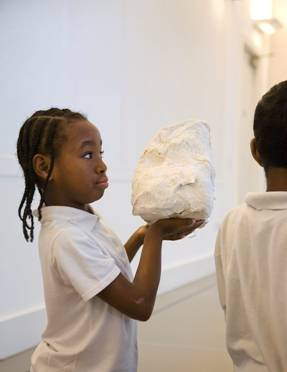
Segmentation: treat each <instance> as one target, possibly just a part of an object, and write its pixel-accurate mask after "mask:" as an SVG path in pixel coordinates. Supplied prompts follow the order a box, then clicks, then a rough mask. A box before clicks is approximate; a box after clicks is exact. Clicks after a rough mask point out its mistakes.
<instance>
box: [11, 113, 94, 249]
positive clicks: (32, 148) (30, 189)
mask: <svg viewBox="0 0 287 372" xmlns="http://www.w3.org/2000/svg"><path fill="white" fill-rule="evenodd" d="M76 120H87V118H86V117H85V116H84V115H82V114H80V113H78V112H73V111H71V110H69V109H58V108H51V109H49V110H40V111H36V112H35V113H34V114H33V115H32V116H31V117H30V118H28V119H27V120H26V121H25V122H24V124H23V125H22V127H21V129H20V132H19V137H18V141H17V156H18V161H19V163H20V165H21V167H22V170H23V174H24V180H25V189H24V193H23V196H22V199H21V202H20V205H19V208H18V215H19V217H20V219H21V221H22V228H23V233H24V237H25V239H26V240H27V241H30V242H32V241H33V239H34V217H33V213H32V208H31V205H32V202H33V198H34V194H35V190H36V188H37V189H38V191H39V193H40V197H41V199H40V203H39V206H38V212H39V220H40V219H41V207H42V206H43V204H44V203H45V190H46V188H47V185H48V182H49V179H50V176H51V173H52V171H53V166H54V160H55V158H56V156H57V154H58V150H59V146H61V144H62V143H63V140H64V138H65V137H64V135H63V130H64V127H65V126H66V125H67V124H69V123H70V122H72V121H76ZM38 153H41V154H48V155H50V157H51V164H50V168H49V171H48V175H47V178H46V180H45V182H44V184H43V185H42V186H39V182H38V179H37V176H36V173H35V171H34V167H33V158H34V156H35V155H36V154H38Z"/></svg>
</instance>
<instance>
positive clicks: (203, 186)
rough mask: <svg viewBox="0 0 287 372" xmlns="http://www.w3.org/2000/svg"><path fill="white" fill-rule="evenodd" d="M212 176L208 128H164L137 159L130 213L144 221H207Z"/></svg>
mask: <svg viewBox="0 0 287 372" xmlns="http://www.w3.org/2000/svg"><path fill="white" fill-rule="evenodd" d="M214 176H215V172H214V167H213V165H212V162H211V144H210V130H209V127H208V125H207V124H206V123H204V122H202V121H198V120H188V121H185V122H182V123H179V124H176V125H172V126H169V127H165V128H163V129H161V130H160V131H158V132H157V133H156V135H155V136H154V137H153V138H152V139H151V141H150V142H149V144H148V146H147V147H146V149H145V151H144V153H143V154H142V156H141V157H140V159H139V162H138V165H137V168H136V171H135V174H134V178H133V181H132V205H133V214H134V215H136V216H141V217H142V218H143V219H144V220H145V221H147V222H154V221H157V220H159V219H162V218H168V217H175V216H180V217H182V218H197V219H207V218H208V217H209V215H210V213H211V211H212V207H213V200H214Z"/></svg>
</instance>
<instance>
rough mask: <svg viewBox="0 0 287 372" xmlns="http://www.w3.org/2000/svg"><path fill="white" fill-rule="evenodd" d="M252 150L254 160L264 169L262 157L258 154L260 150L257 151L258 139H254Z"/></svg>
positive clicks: (251, 145) (251, 143) (251, 144)
mask: <svg viewBox="0 0 287 372" xmlns="http://www.w3.org/2000/svg"><path fill="white" fill-rule="evenodd" d="M250 150H251V154H252V156H253V158H254V160H255V161H256V162H257V163H258V164H259V165H260V166H261V167H263V163H262V160H261V156H260V154H259V152H258V149H257V145H256V139H255V138H252V140H251V142H250Z"/></svg>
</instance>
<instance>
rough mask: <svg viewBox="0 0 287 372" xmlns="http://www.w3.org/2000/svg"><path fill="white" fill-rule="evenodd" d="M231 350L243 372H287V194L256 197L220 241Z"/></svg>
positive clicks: (233, 215)
mask: <svg viewBox="0 0 287 372" xmlns="http://www.w3.org/2000/svg"><path fill="white" fill-rule="evenodd" d="M215 259H216V269H217V280H218V290H219V296H220V301H221V304H222V306H223V308H224V310H225V317H226V332H227V333H226V340H227V348H228V351H229V354H230V356H231V357H232V359H233V362H234V365H235V371H240V372H259V371H260V372H267V371H268V372H286V371H287V192H264V193H251V194H248V195H247V197H246V204H244V205H242V206H240V207H238V208H235V209H234V210H232V211H231V212H230V213H229V214H228V215H227V217H226V218H225V220H224V222H223V224H222V226H221V228H220V231H219V233H218V237H217V243H216V250H215Z"/></svg>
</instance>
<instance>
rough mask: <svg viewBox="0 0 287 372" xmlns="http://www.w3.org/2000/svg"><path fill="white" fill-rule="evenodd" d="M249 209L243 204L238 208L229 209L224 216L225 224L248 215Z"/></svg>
mask: <svg viewBox="0 0 287 372" xmlns="http://www.w3.org/2000/svg"><path fill="white" fill-rule="evenodd" d="M247 209H248V208H247V205H246V203H242V204H240V205H237V206H236V207H233V208H231V209H229V210H228V211H227V212H226V214H225V215H224V218H223V223H224V222H227V221H229V220H233V219H234V218H237V217H241V216H244V215H246V213H248V212H247Z"/></svg>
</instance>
